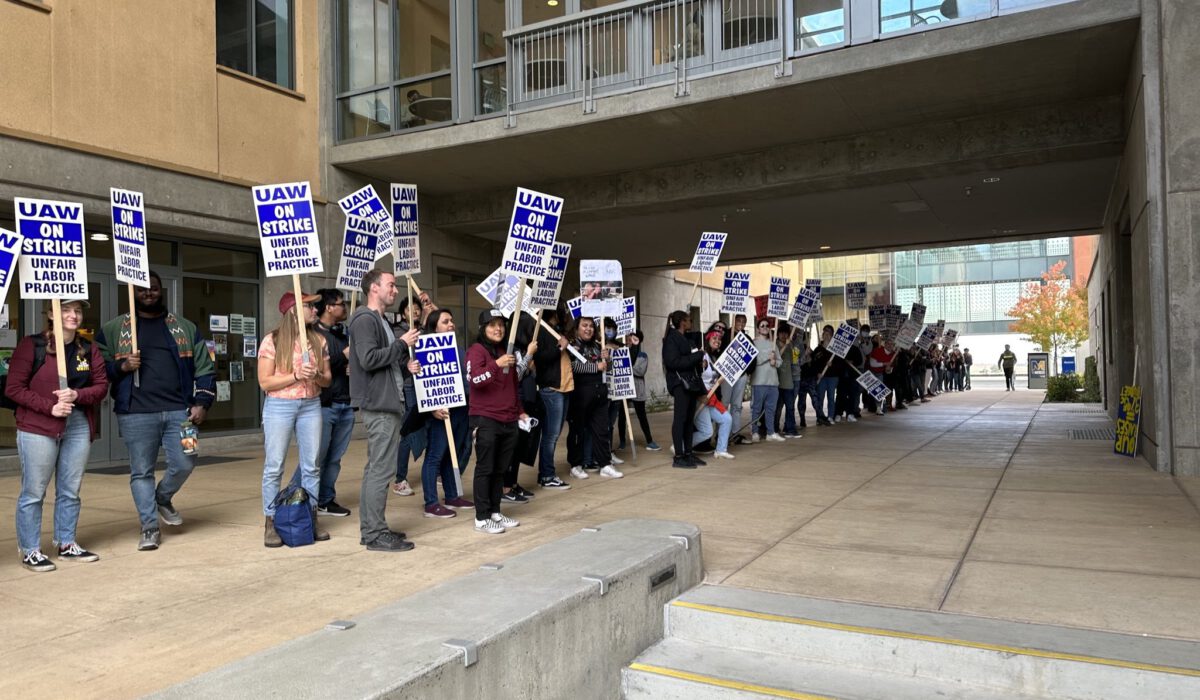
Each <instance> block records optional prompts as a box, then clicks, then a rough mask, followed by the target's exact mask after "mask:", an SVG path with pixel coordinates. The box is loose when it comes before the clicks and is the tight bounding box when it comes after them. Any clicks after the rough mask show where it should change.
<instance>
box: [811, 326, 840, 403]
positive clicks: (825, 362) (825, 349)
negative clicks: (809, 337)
mask: <svg viewBox="0 0 1200 700" xmlns="http://www.w3.org/2000/svg"><path fill="white" fill-rule="evenodd" d="M831 342H833V326H830V325H828V324H826V325H825V326H823V327H822V328H821V341H820V342H819V343H817V347H815V348H813V351H812V360H811V363H812V368H813V369H814V370H816V372H817V376H816V383H817V405H816V408H817V425H833V417H834V416H835V415H837V411H836V403H835V402H836V400H837V396H836V394H837V385H838V378H837V377H836V376H833V377H831V376H829V368H830V365H832V364H833V359H834V355H833V353H832V352H831V351H830V350H829V344H830V343H831ZM822 409H824V410H822Z"/></svg>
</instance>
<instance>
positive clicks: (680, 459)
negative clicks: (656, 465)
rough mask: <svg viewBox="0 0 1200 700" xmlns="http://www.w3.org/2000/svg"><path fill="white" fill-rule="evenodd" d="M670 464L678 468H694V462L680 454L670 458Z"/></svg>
mask: <svg viewBox="0 0 1200 700" xmlns="http://www.w3.org/2000/svg"><path fill="white" fill-rule="evenodd" d="M671 466H672V467H676V468H678V469H695V468H696V463H695V462H693V461H692V460H690V459H688V458H687V457H684V456H682V455H677V456H676V457H675V458H674V459H672V460H671Z"/></svg>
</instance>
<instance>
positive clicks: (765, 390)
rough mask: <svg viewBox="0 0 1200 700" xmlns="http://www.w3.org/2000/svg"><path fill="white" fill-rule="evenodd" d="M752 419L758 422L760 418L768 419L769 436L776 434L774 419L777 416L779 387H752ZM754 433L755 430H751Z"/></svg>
mask: <svg viewBox="0 0 1200 700" xmlns="http://www.w3.org/2000/svg"><path fill="white" fill-rule="evenodd" d="M750 397H751V402H750V419H751V420H752V421H755V422H757V421H758V419H759V418H760V417H764V418H766V423H767V434H768V435H774V434H775V425H774V422H773V418H774V416H775V406H776V405H777V404H778V403H779V387H778V386H770V385H767V386H751V387H750ZM751 432H753V429H752V430H751Z"/></svg>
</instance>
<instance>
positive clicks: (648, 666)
mask: <svg viewBox="0 0 1200 700" xmlns="http://www.w3.org/2000/svg"><path fill="white" fill-rule="evenodd" d="M621 690H622V693H623V697H624V698H626V699H627V700H641V699H645V700H726V699H728V698H762V697H764V696H765V697H779V698H804V699H805V700H810V699H813V700H815V699H819V698H838V699H839V700H927V699H928V698H944V699H945V700H1021V699H1022V698H1030V697H1031V696H1023V695H1014V694H1012V693H1001V692H996V691H994V690H991V689H988V688H977V687H972V686H966V685H962V684H957V683H948V682H939V681H935V680H931V679H928V678H915V677H902V676H897V675H894V674H888V673H878V672H873V671H868V670H865V669H860V668H849V667H839V666H831V665H829V664H822V663H818V662H815V661H807V660H798V659H794V658H791V657H787V656H781V655H779V654H764V653H761V652H757V651H748V650H745V649H731V648H729V647H716V646H711V645H707V644H697V643H695V642H688V641H684V640H681V639H670V638H668V639H666V640H663V641H662V642H660V643H659V644H656V645H655V646H653V647H651V648H650V649H648V650H647V651H646V653H644V654H642V655H641V656H639V657H638V659H637V660H636V661H635V662H634V663H633V664H631V665H630V666H629V667H628V668H626V669H625V670H624V671H623V672H622V677H621Z"/></svg>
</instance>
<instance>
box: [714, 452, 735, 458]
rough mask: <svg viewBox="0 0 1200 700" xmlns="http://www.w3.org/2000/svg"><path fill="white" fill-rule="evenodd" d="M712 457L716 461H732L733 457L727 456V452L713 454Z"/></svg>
mask: <svg viewBox="0 0 1200 700" xmlns="http://www.w3.org/2000/svg"><path fill="white" fill-rule="evenodd" d="M713 457H716V458H717V459H733V455H731V454H729V453H728V452H714V453H713Z"/></svg>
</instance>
